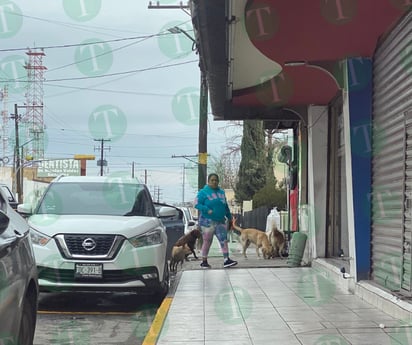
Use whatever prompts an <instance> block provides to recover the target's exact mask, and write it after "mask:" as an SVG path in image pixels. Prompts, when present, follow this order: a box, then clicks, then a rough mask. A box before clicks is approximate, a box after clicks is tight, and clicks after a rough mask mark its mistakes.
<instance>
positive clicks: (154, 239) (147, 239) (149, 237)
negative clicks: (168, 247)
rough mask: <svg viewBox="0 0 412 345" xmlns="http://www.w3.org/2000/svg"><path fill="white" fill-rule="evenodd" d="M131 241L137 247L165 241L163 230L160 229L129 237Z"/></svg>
mask: <svg viewBox="0 0 412 345" xmlns="http://www.w3.org/2000/svg"><path fill="white" fill-rule="evenodd" d="M129 242H130V243H131V245H132V246H133V247H135V248H138V247H145V246H153V245H154V244H160V243H162V242H163V238H162V232H161V231H160V230H154V231H150V232H146V233H145V234H142V235H138V236H134V237H132V238H129Z"/></svg>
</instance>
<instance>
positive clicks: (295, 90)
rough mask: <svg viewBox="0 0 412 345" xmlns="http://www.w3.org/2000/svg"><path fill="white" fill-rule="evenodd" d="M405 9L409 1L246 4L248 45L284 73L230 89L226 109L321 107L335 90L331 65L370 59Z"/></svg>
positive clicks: (258, 0) (264, 0) (255, 0)
mask: <svg viewBox="0 0 412 345" xmlns="http://www.w3.org/2000/svg"><path fill="white" fill-rule="evenodd" d="M410 6H412V1H411V0H403V1H401V0H287V1H279V0H249V1H248V2H247V5H246V8H245V24H246V30H247V33H248V35H249V38H250V40H251V41H252V43H253V45H254V46H255V47H256V49H258V50H259V51H260V52H261V53H263V54H264V55H265V56H267V57H268V58H270V59H271V60H273V61H276V62H277V63H279V64H280V65H282V66H283V67H284V69H283V72H282V73H281V74H280V75H278V76H277V77H275V78H273V79H272V80H270V81H268V82H266V83H265V84H263V85H260V86H256V87H252V88H247V89H242V90H235V91H234V92H233V95H232V96H233V97H232V104H233V105H236V106H248V107H251V106H252V107H253V106H264V107H265V106H266V107H267V106H286V105H287V106H296V105H308V104H327V103H328V102H330V101H331V99H332V98H333V97H334V96H335V95H336V93H337V91H338V90H339V89H340V86H339V85H338V82H337V81H336V79H337V78H336V75H337V74H336V73H334V70H333V69H334V67H333V65H335V69H339V66H338V64H339V62H340V61H342V60H343V59H345V58H347V57H372V56H373V53H374V51H375V49H376V46H377V43H378V40H379V38H380V37H381V36H382V35H383V34H384V33H386V32H388V31H389V29H390V28H391V27H392V26H393V25H394V24H395V23H396V22H397V21H398V20H399V19H400V17H401V16H402V15H403V13H404V12H406V11H407V10H408V9H409V7H410ZM322 62H323V63H324V66H327V67H325V68H322V67H319V66H320V65H322Z"/></svg>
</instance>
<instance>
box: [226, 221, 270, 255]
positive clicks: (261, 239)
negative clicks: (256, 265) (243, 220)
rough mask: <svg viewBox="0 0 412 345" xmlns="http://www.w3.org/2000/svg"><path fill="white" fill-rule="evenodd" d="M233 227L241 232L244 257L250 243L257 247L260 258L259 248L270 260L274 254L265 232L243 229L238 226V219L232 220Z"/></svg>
mask: <svg viewBox="0 0 412 345" xmlns="http://www.w3.org/2000/svg"><path fill="white" fill-rule="evenodd" d="M232 227H233V229H235V230H236V231H238V232H240V241H241V243H242V247H243V256H244V257H245V258H247V256H246V249H247V248H248V247H249V245H250V243H253V244H254V245H255V246H256V254H257V256H258V257H260V253H259V248H262V254H263V257H264V258H265V259H270V258H271V256H272V253H273V248H272V245H271V244H270V243H269V239H268V237H267V235H266V233H265V232H264V231H261V230H258V229H254V228H246V229H243V228H241V227H240V226H237V225H236V219H235V218H233V220H232Z"/></svg>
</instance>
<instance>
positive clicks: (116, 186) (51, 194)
mask: <svg viewBox="0 0 412 345" xmlns="http://www.w3.org/2000/svg"><path fill="white" fill-rule="evenodd" d="M35 213H37V214H56V215H112V216H150V217H153V216H155V211H154V207H153V204H152V200H151V197H150V194H149V193H148V192H147V189H146V188H144V185H139V184H120V183H112V184H111V183H100V182H93V183H86V182H82V183H73V182H70V183H69V182H68V183H64V182H61V183H54V184H52V185H50V187H49V189H48V190H47V191H46V193H45V195H44V197H43V199H42V200H41V202H40V204H39V206H38V208H37V211H36V212H35Z"/></svg>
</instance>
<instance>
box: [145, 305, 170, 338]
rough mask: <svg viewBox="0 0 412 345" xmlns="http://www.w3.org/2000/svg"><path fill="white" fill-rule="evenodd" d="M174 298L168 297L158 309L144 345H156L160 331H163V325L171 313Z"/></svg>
mask: <svg viewBox="0 0 412 345" xmlns="http://www.w3.org/2000/svg"><path fill="white" fill-rule="evenodd" d="M172 300H173V298H172V297H166V298H165V299H164V300H163V302H162V304H161V305H160V307H159V309H157V312H156V315H155V318H154V320H153V322H152V325H151V326H150V329H149V332H147V334H146V337H145V338H144V340H143V343H142V345H155V344H156V342H157V338H158V337H159V334H160V331H161V330H162V327H163V323H164V321H165V319H166V315H167V313H168V311H169V308H170V305H171V303H172Z"/></svg>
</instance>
